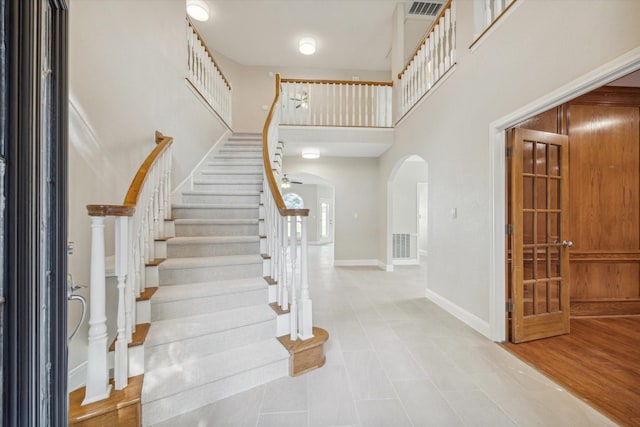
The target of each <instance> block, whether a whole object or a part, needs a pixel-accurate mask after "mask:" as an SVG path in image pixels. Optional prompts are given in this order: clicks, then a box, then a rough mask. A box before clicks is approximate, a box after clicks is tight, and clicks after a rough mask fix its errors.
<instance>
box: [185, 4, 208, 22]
mask: <svg viewBox="0 0 640 427" xmlns="http://www.w3.org/2000/svg"><path fill="white" fill-rule="evenodd" d="M187 13H188V14H189V16H190V17H192V18H193V19H195V20H196V21H208V20H209V6H207V4H206V3H205V2H204V1H203V0H187Z"/></svg>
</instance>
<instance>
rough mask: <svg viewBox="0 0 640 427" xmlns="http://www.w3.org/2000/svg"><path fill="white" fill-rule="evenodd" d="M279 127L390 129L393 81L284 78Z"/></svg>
mask: <svg viewBox="0 0 640 427" xmlns="http://www.w3.org/2000/svg"><path fill="white" fill-rule="evenodd" d="M280 84H281V89H280V90H281V101H280V102H281V104H282V116H281V120H280V124H283V125H299V126H348V127H391V126H392V125H393V122H392V111H391V105H392V86H393V83H391V82H365V81H348V80H298V79H281V80H280Z"/></svg>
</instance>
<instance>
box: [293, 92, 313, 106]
mask: <svg viewBox="0 0 640 427" xmlns="http://www.w3.org/2000/svg"><path fill="white" fill-rule="evenodd" d="M289 99H290V100H292V101H295V108H296V109H298V108H303V109H307V108H309V94H308V93H307V91H306V90H303V91H300V93H296V94H294V96H292V97H291V98H289Z"/></svg>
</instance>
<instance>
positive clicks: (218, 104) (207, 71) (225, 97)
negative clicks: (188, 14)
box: [187, 18, 232, 129]
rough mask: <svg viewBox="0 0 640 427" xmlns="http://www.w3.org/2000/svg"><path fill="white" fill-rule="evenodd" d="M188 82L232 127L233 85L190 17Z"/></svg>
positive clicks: (188, 21)
mask: <svg viewBox="0 0 640 427" xmlns="http://www.w3.org/2000/svg"><path fill="white" fill-rule="evenodd" d="M187 82H189V83H190V84H191V86H193V88H194V89H195V90H196V91H197V92H198V93H199V94H200V96H201V97H202V99H204V100H205V101H206V102H207V103H208V104H209V106H210V107H211V108H212V109H213V111H215V112H216V114H217V115H218V116H219V117H220V118H221V119H222V120H223V121H224V122H225V123H226V124H227V127H228V128H229V129H231V98H232V97H231V85H230V84H229V81H228V80H227V78H226V77H225V76H224V74H223V73H222V70H221V69H220V67H219V66H218V63H217V62H216V60H215V59H214V58H213V54H212V53H211V51H210V50H209V48H208V47H207V45H206V44H205V43H204V40H203V39H202V37H201V36H200V34H199V33H198V31H197V30H196V28H195V27H194V25H193V23H192V22H191V21H190V20H189V18H187Z"/></svg>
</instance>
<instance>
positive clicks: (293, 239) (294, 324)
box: [289, 216, 298, 341]
mask: <svg viewBox="0 0 640 427" xmlns="http://www.w3.org/2000/svg"><path fill="white" fill-rule="evenodd" d="M296 224H297V222H296V217H295V216H290V217H289V233H290V236H289V264H290V265H291V306H290V309H289V319H290V320H289V321H290V323H289V326H290V328H291V329H290V334H289V338H291V341H295V340H296V339H298V301H297V295H296V286H298V281H297V280H296V279H297V277H296V270H297V269H296V263H297V251H298V247H297V246H298V245H297V242H298V238H297V234H298V233H297V230H296Z"/></svg>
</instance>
